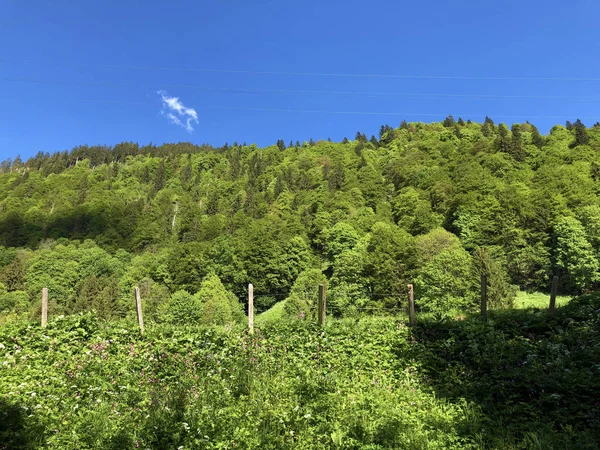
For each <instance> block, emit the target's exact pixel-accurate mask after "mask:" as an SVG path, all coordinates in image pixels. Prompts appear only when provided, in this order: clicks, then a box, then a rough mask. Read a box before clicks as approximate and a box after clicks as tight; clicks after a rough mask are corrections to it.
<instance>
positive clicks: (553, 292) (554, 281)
mask: <svg viewBox="0 0 600 450" xmlns="http://www.w3.org/2000/svg"><path fill="white" fill-rule="evenodd" d="M557 293H558V276H557V275H554V276H553V277H552V287H551V288H550V308H549V312H550V314H552V313H553V312H554V311H555V310H556V294H557Z"/></svg>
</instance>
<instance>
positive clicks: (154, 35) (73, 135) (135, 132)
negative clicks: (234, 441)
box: [0, 0, 600, 159]
mask: <svg viewBox="0 0 600 450" xmlns="http://www.w3.org/2000/svg"><path fill="white" fill-rule="evenodd" d="M598 17H600V4H599V3H598V2H597V1H595V0H574V1H570V2H565V1H562V0H561V1H556V0H547V1H544V2H541V1H539V0H538V1H527V0H524V1H512V0H509V1H501V2H482V1H480V0H478V1H471V0H468V1H462V2H450V1H429V2H398V1H380V2H376V1H369V2H366V1H348V0H346V1H328V0H320V1H312V0H308V1H306V0H305V1H301V2H300V1H295V2H291V1H282V0H278V1H263V0H258V1H252V2H249V1H233V0H221V1H210V2H208V1H192V0H174V1H166V0H160V1H159V0H118V1H115V0H103V1H99V0H97V1H93V0H89V1H75V0H54V1H52V2H49V1H45V0H0V42H2V45H0V86H2V93H1V94H0V98H2V105H3V107H2V108H1V109H0V159H5V158H7V157H15V156H16V155H17V154H20V155H21V157H23V158H26V157H29V156H31V155H33V154H34V153H36V152H38V151H48V152H53V151H61V150H64V149H70V148H72V147H74V146H76V145H80V144H89V145H92V144H108V145H113V144H116V143H118V142H121V141H135V142H139V143H141V144H146V143H148V142H153V143H155V144H160V143H163V142H178V141H191V142H196V143H203V142H208V143H210V144H213V145H222V144H223V143H224V142H226V141H227V142H229V143H232V142H234V141H238V142H240V143H241V142H244V141H245V142H248V143H253V142H255V143H257V144H259V145H261V146H262V145H268V144H272V143H274V142H275V141H276V140H277V139H280V138H281V139H284V140H285V141H286V142H289V141H291V140H293V141H296V140H300V141H304V140H309V139H310V138H313V139H315V140H318V139H326V138H328V137H330V138H331V139H333V140H341V139H342V138H343V137H344V136H348V137H349V138H352V137H353V136H354V135H355V133H356V131H357V130H360V131H362V132H364V133H367V134H368V135H369V136H370V135H371V134H377V132H378V130H379V127H380V126H381V125H382V124H384V123H388V124H390V125H393V126H397V125H398V124H399V123H400V121H401V120H402V119H406V120H408V121H424V122H431V121H440V120H443V118H444V117H445V116H446V115H447V114H453V115H454V116H455V117H456V118H457V117H458V116H462V117H463V118H464V119H465V120H466V119H468V118H470V119H472V120H475V121H482V120H483V118H484V117H485V115H486V114H487V115H489V116H490V117H491V118H492V119H494V120H495V121H496V122H506V123H513V122H521V121H525V120H530V121H531V122H532V123H534V124H536V125H538V127H539V128H540V130H541V131H543V132H546V131H548V129H549V128H550V127H551V126H552V125H553V124H555V123H563V124H564V122H565V120H572V121H573V120H575V119H576V118H578V117H581V118H583V122H584V123H586V124H588V125H591V124H593V123H594V122H596V121H597V120H600V111H599V105H600V92H599V89H600V59H598V58H597V55H598V54H600V27H598V24H597V19H598ZM260 72H263V73H260ZM264 72H268V73H264ZM319 74H320V75H319ZM327 74H329V75H327ZM332 74H337V75H332ZM355 75H361V76H355ZM362 75H366V76H362ZM380 75H394V76H393V77H383V76H380ZM407 76H408V77H407ZM412 76H419V77H421V78H410V77H412ZM427 77H433V78H427ZM461 77H472V78H461ZM519 78H521V79H519ZM522 78H526V79H522ZM531 78H535V79H531ZM567 78H576V80H567ZM375 93H384V94H385V95H367V94H375ZM175 98H178V99H179V100H178V101H176V100H174V99H175ZM164 99H166V101H167V102H170V103H169V104H166V103H165V100H164ZM169 105H170V106H169ZM192 111H195V112H194V113H192ZM306 111H312V112H306ZM314 111H328V112H329V113H325V112H314ZM333 112H335V113H333ZM364 113H370V114H364ZM381 113H392V114H381ZM169 114H171V115H172V117H171V118H170V116H169ZM194 115H195V116H196V117H195V118H194V117H193V116H194ZM177 121H179V124H177V123H175V122H177ZM192 128H193V130H192Z"/></svg>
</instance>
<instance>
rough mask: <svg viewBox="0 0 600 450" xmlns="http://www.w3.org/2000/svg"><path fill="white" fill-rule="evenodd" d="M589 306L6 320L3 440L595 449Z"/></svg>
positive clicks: (0, 404)
mask: <svg viewBox="0 0 600 450" xmlns="http://www.w3.org/2000/svg"><path fill="white" fill-rule="evenodd" d="M445 251H448V250H445ZM445 251H442V253H440V254H443V253H444V252H445ZM453 251H455V250H453ZM217 284H218V283H216V280H214V279H212V280H211V281H210V283H207V288H208V287H209V286H210V287H211V288H213V289H214V288H215V286H216V285H217ZM177 296H181V298H183V297H186V296H188V297H187V300H189V294H186V293H178V294H177ZM174 297H175V295H174ZM599 308H600V297H599V296H597V295H595V296H585V297H581V298H577V299H574V300H572V301H571V302H569V304H568V305H566V306H563V307H561V308H559V309H558V310H557V311H556V313H555V315H553V316H552V317H549V316H548V315H547V313H546V312H545V311H539V310H535V309H533V310H515V311H510V312H508V311H501V310H498V311H491V312H490V316H489V319H488V321H486V322H484V321H481V320H479V318H471V317H468V316H467V317H466V318H462V320H453V319H444V320H441V321H438V320H435V321H434V320H427V319H419V322H418V324H417V327H416V328H415V329H412V330H411V329H409V328H407V327H406V323H405V320H404V319H400V320H398V318H393V317H388V318H362V319H358V320H357V319H355V318H352V319H341V320H329V321H328V324H327V326H326V327H325V328H324V329H321V328H318V327H316V326H315V325H314V323H312V322H303V321H282V322H276V323H271V324H264V325H263V326H262V328H261V329H260V330H256V331H255V333H254V334H253V335H249V334H248V333H247V331H245V330H243V329H241V328H239V327H235V326H233V327H230V326H227V327H219V326H217V327H215V326H212V327H204V326H193V325H190V324H188V325H187V326H181V325H178V326H171V325H169V324H161V325H154V326H152V325H150V326H148V327H147V329H146V333H145V334H144V336H141V335H140V334H139V332H137V331H133V330H134V326H135V325H134V323H133V322H127V321H114V322H108V323H106V322H103V321H101V320H99V318H98V317H97V315H95V314H93V313H89V312H88V313H82V314H75V315H72V316H69V317H62V318H57V319H51V320H50V322H49V325H48V327H47V328H46V329H41V328H39V326H37V325H31V324H29V323H26V322H21V321H15V322H12V323H9V324H4V325H3V326H2V327H0V364H1V366H0V367H2V377H0V398H1V400H0V442H2V445H3V446H6V447H7V448H28V449H38V448H39V449H41V448H74V447H76V448H89V449H92V448H103V449H122V448H149V449H163V448H206V449H209V450H210V449H215V450H216V449H223V448H246V449H306V450H308V449H313V448H323V449H332V450H333V449H339V448H343V449H357V448H367V449H388V448H414V449H426V448H440V449H441V448H443V449H480V448H490V449H503V450H504V449H511V450H517V449H529V448H569V449H571V448H573V449H579V448H581V449H584V448H587V449H598V448H599V447H598V442H600V434H599V433H600V431H599V430H600V421H599V420H600V419H599V416H598V404H597V400H598V399H597V395H596V393H597V392H598V390H599V389H600V379H599V378H598V373H597V363H598V361H599V360H600V321H599V320H598V315H597V311H598V309H599Z"/></svg>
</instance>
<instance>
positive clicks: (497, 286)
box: [473, 247, 517, 308]
mask: <svg viewBox="0 0 600 450" xmlns="http://www.w3.org/2000/svg"><path fill="white" fill-rule="evenodd" d="M473 264H474V269H473V270H474V273H475V274H477V275H478V278H480V277H481V275H485V276H486V277H487V286H488V287H487V298H488V308H509V307H512V306H513V303H514V300H515V297H516V292H517V290H516V287H515V286H511V285H510V282H509V278H508V273H507V271H506V270H505V268H504V265H503V264H502V262H501V261H500V260H499V258H498V257H494V255H493V253H492V252H490V250H489V249H488V248H485V247H479V248H477V249H476V250H475V252H474V256H473Z"/></svg>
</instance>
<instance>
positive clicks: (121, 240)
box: [0, 116, 600, 322]
mask: <svg viewBox="0 0 600 450" xmlns="http://www.w3.org/2000/svg"><path fill="white" fill-rule="evenodd" d="M0 170H1V173H0V245H1V247H0V282H1V284H0V310H1V311H2V314H3V315H4V316H5V317H12V316H26V315H33V314H36V315H37V312H38V311H39V308H40V292H41V289H42V287H47V288H48V289H49V292H50V313H51V314H68V313H72V312H78V311H84V310H89V309H95V310H96V311H97V313H98V314H99V315H100V317H104V318H116V317H120V316H123V315H126V314H127V313H128V311H131V310H132V309H133V305H132V301H131V299H132V291H133V287H134V286H140V288H141V290H142V295H143V298H144V301H145V308H146V310H145V313H146V314H147V315H149V316H150V318H153V319H156V320H159V319H166V320H167V319H168V320H172V321H174V322H176V321H177V320H187V321H189V320H193V319H194V318H195V319H197V320H198V321H202V320H203V317H207V315H206V314H198V313H195V314H194V311H198V310H199V309H200V310H201V308H202V307H203V305H204V306H206V305H210V304H211V302H222V299H226V302H225V303H224V304H222V305H221V306H220V308H221V310H220V313H219V314H217V316H219V317H221V319H220V320H232V319H235V318H240V320H241V318H242V317H243V311H242V305H241V304H240V303H239V302H238V300H240V301H241V302H242V303H243V301H244V300H243V299H244V297H245V295H246V289H247V284H248V283H253V285H254V291H255V305H256V307H257V309H258V310H259V311H264V310H266V309H268V308H269V307H271V306H272V305H274V304H275V303H277V302H279V301H281V300H284V299H287V301H286V311H287V312H288V313H289V314H291V315H294V314H295V315H304V312H307V313H309V312H310V311H311V302H313V301H314V295H313V291H314V290H315V289H316V285H317V284H318V283H319V282H321V281H325V280H326V281H327V283H328V288H327V289H328V297H327V300H328V304H329V305H331V307H332V308H333V309H334V310H335V312H336V314H338V315H352V314H354V313H356V312H357V311H361V310H385V309H391V308H396V307H397V306H398V305H399V304H400V305H401V303H402V302H403V295H404V292H405V289H406V284H407V283H414V285H415V293H416V297H417V305H418V307H419V308H420V309H421V310H422V311H432V312H439V311H448V310H456V309H460V310H469V309H471V308H473V307H475V306H476V304H477V298H478V289H479V288H478V283H479V279H480V274H481V273H486V274H487V275H488V280H489V296H490V304H491V307H492V308H494V307H496V308H497V307H502V306H509V305H510V304H511V302H512V301H513V298H514V295H515V292H516V291H517V290H519V289H521V290H529V291H533V290H542V291H544V290H548V287H549V283H550V281H549V280H550V278H551V276H552V275H558V276H559V279H560V286H559V290H560V292H561V293H564V294H573V295H578V294H582V293H586V292H589V291H591V290H594V289H595V288H597V287H598V286H599V283H600V263H599V261H600V196H599V193H600V124H596V125H594V126H593V127H590V128H588V127H586V126H585V125H584V124H583V123H581V122H580V121H579V120H577V121H576V122H574V123H570V122H567V124H566V126H561V125H556V126H554V127H553V128H552V130H551V131H550V132H549V133H548V134H547V135H545V136H544V135H542V134H540V133H539V131H538V130H537V128H536V127H535V126H534V125H532V124H530V123H524V124H514V125H512V126H510V127H509V126H507V125H506V124H496V123H494V122H493V121H492V120H491V119H489V118H486V120H485V122H484V123H483V124H478V123H472V122H470V121H469V122H465V121H463V120H462V119H458V120H455V119H454V118H453V117H452V116H449V117H447V118H446V120H444V121H443V122H441V123H431V124H425V123H406V122H402V123H401V124H400V125H399V126H398V127H396V128H394V127H391V126H389V125H384V126H382V127H381V129H380V132H379V136H378V137H376V136H372V137H371V138H370V139H369V138H368V137H367V136H366V135H365V134H363V133H361V132H358V133H356V136H355V137H354V139H353V140H349V139H346V138H344V140H343V141H342V142H340V143H334V142H331V141H329V140H327V141H318V142H314V141H313V140H312V139H311V140H310V141H309V142H304V143H300V142H295V143H294V142H290V143H289V144H286V143H285V142H284V141H282V140H279V141H278V142H277V144H276V145H273V146H270V147H266V148H258V147H257V146H256V145H246V144H245V143H244V144H242V145H240V144H238V143H233V144H231V145H229V144H225V145H224V146H223V147H220V148H213V147H211V146H208V145H202V146H197V145H193V144H190V143H178V144H165V145H161V146H155V145H146V146H140V145H138V144H136V143H121V144H118V145H116V146H114V147H106V146H91V147H89V146H81V147H77V148H74V149H72V150H71V151H65V152H61V153H55V154H52V155H50V154H44V153H39V154H37V155H36V156H35V157H32V158H31V159H29V160H27V161H25V162H23V161H22V160H21V159H20V158H19V157H17V158H15V159H14V160H7V161H4V162H3V163H2V164H1V166H0ZM190 305H192V307H190ZM196 306H198V308H196ZM209 309H210V308H209ZM213 309H214V308H213ZM213 309H210V310H211V311H213ZM207 311H208V310H207ZM213 312H214V311H213ZM215 317H216V316H215ZM178 318H179V319H178Z"/></svg>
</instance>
